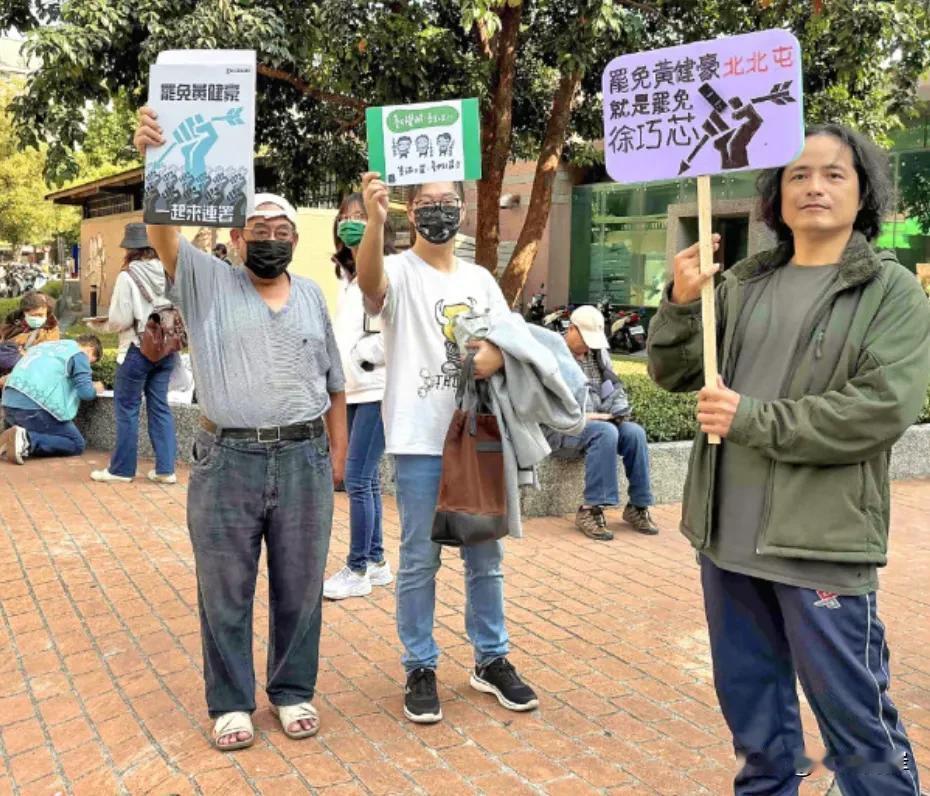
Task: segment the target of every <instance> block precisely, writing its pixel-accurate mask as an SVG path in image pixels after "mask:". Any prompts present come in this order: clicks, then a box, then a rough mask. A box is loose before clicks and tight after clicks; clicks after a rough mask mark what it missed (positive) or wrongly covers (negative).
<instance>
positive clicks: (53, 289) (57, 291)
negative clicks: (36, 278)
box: [39, 280, 62, 301]
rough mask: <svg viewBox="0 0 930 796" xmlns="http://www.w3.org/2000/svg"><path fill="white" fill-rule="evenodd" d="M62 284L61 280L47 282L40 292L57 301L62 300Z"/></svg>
mask: <svg viewBox="0 0 930 796" xmlns="http://www.w3.org/2000/svg"><path fill="white" fill-rule="evenodd" d="M61 291H62V284H61V280H56V281H54V282H46V283H45V285H43V287H42V288H41V290H39V292H40V293H44V294H45V295H46V296H51V297H52V298H53V299H55V301H58V299H60V298H61Z"/></svg>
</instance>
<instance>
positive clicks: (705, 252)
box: [697, 176, 720, 445]
mask: <svg viewBox="0 0 930 796" xmlns="http://www.w3.org/2000/svg"><path fill="white" fill-rule="evenodd" d="M697 192H698V240H699V241H700V253H701V273H707V272H708V271H710V269H711V268H713V265H714V244H713V231H712V227H711V204H710V197H711V194H710V177H708V176H703V177H698V178H697ZM714 295H715V294H714V280H713V279H709V280H708V281H707V282H705V283H704V287H703V289H702V290H701V325H702V326H703V327H704V386H705V387H716V386H717V312H716V306H715V303H714ZM707 441H708V442H709V443H710V444H711V445H719V444H720V437H718V436H717V435H716V434H708V435H707Z"/></svg>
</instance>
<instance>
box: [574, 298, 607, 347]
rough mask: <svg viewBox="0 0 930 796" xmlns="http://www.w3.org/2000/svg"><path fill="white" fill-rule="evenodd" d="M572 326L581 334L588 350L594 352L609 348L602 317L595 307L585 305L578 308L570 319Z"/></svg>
mask: <svg viewBox="0 0 930 796" xmlns="http://www.w3.org/2000/svg"><path fill="white" fill-rule="evenodd" d="M570 320H571V322H572V326H574V327H575V328H576V329H578V331H579V332H580V333H581V339H582V340H584V344H585V345H586V346H587V347H588V348H593V349H594V350H595V351H597V350H599V349H601V348H610V344H609V343H608V342H607V335H605V334H604V316H603V315H602V314H601V312H600V310H598V309H597V307H592V306H591V305H590V304H587V305H585V306H583V307H578V309H576V310H575V311H574V312H573V313H572V314H571V318H570Z"/></svg>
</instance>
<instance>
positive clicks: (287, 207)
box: [248, 193, 297, 227]
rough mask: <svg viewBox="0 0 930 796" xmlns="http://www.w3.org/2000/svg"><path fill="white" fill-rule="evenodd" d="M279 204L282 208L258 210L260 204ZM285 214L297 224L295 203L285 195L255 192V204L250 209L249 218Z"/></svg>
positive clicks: (277, 216)
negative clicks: (289, 200)
mask: <svg viewBox="0 0 930 796" xmlns="http://www.w3.org/2000/svg"><path fill="white" fill-rule="evenodd" d="M267 204H272V205H277V206H278V207H280V208H281V209H280V210H258V209H257V208H258V207H259V206H260V205H267ZM281 216H284V217H285V218H286V219H287V220H288V221H290V222H291V223H292V224H293V225H294V226H295V227H296V226H297V211H296V210H295V209H294V205H292V204H291V203H290V202H288V201H287V199H285V198H284V197H283V196H278V194H276V193H257V194H255V204H254V205H253V206H252V209H251V210H250V211H249V216H248V217H249V218H280V217H281Z"/></svg>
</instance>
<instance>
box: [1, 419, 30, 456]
mask: <svg viewBox="0 0 930 796" xmlns="http://www.w3.org/2000/svg"><path fill="white" fill-rule="evenodd" d="M0 456H6V459H7V461H8V462H10V464H14V463H15V464H25V463H26V457H27V456H29V435H28V434H26V429H24V428H22V427H21V426H12V427H10V428H8V429H7V430H6V431H4V432H3V433H2V434H0Z"/></svg>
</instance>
